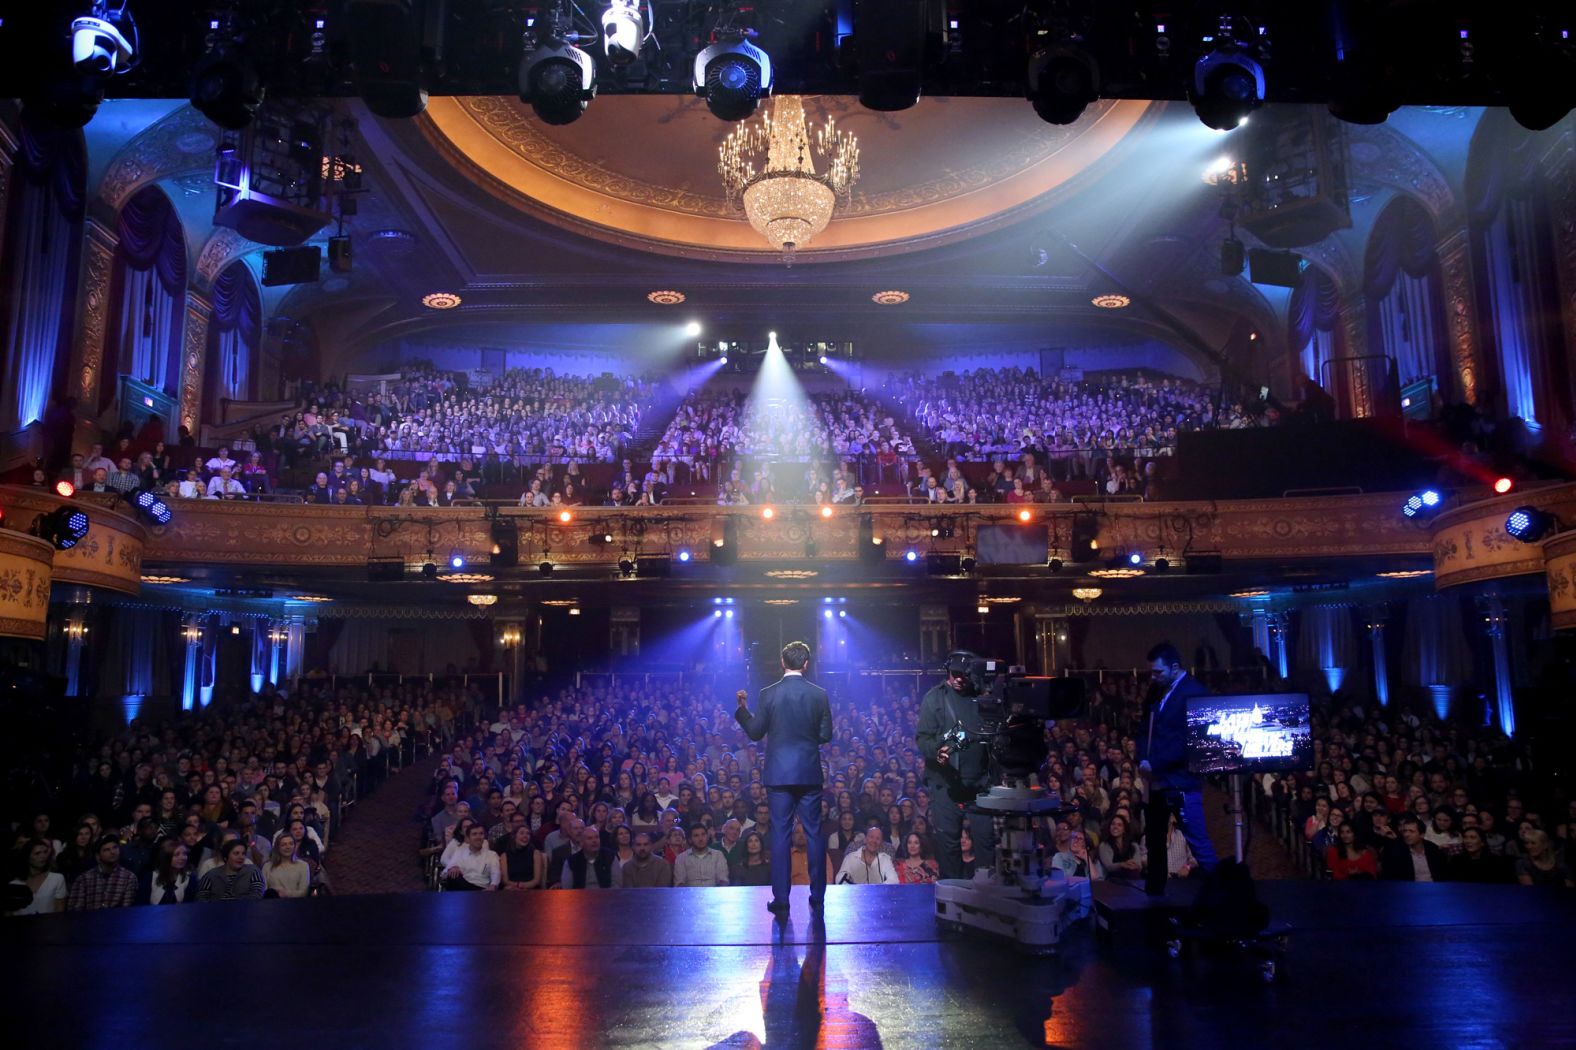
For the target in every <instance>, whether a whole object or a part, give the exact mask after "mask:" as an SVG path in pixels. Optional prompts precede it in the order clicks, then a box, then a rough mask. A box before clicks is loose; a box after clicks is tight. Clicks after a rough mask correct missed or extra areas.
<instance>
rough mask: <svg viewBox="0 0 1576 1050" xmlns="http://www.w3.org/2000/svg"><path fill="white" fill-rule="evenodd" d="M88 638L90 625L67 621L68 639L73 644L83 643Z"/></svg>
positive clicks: (77, 621)
mask: <svg viewBox="0 0 1576 1050" xmlns="http://www.w3.org/2000/svg"><path fill="white" fill-rule="evenodd" d="M87 636H88V625H87V624H86V623H84V622H83V621H81V620H67V621H66V637H67V638H69V639H70V640H71V641H73V642H81V641H83V640H84V639H86V638H87Z"/></svg>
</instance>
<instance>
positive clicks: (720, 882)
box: [673, 824, 728, 886]
mask: <svg viewBox="0 0 1576 1050" xmlns="http://www.w3.org/2000/svg"><path fill="white" fill-rule="evenodd" d="M689 845H690V848H689V849H687V850H685V851H684V852H683V853H680V854H679V856H678V859H677V860H676V861H675V862H674V864H673V885H675V886H726V885H728V860H727V858H726V857H724V856H723V855H722V851H721V850H715V849H712V848H711V830H710V829H709V828H707V827H706V826H705V825H704V824H697V825H695V826H694V827H693V828H691V829H690V832H689Z"/></svg>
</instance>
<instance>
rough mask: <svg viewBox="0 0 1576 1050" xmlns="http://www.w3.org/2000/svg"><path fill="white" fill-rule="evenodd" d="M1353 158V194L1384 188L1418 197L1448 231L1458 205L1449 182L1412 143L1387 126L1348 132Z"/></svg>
mask: <svg viewBox="0 0 1576 1050" xmlns="http://www.w3.org/2000/svg"><path fill="white" fill-rule="evenodd" d="M1346 130H1347V134H1348V136H1349V139H1348V142H1349V143H1350V146H1349V148H1350V151H1351V158H1352V167H1351V170H1352V190H1353V191H1354V192H1357V191H1360V190H1361V189H1363V188H1365V187H1372V186H1375V185H1377V186H1384V187H1388V188H1390V189H1393V190H1395V191H1397V192H1398V193H1405V194H1407V195H1409V196H1411V197H1415V198H1416V199H1417V201H1418V202H1419V203H1420V204H1422V205H1423V206H1424V207H1425V208H1427V209H1428V211H1429V213H1430V214H1431V215H1433V217H1434V222H1435V223H1436V224H1437V225H1438V226H1440V227H1445V226H1449V225H1452V224H1453V219H1452V216H1453V215H1454V213H1455V212H1456V211H1457V209H1458V208H1459V201H1458V199H1457V196H1456V192H1455V190H1454V188H1453V187H1452V186H1451V184H1450V180H1448V179H1447V178H1445V176H1444V174H1443V173H1442V172H1441V171H1440V170H1439V166H1438V165H1437V164H1435V163H1434V161H1433V160H1432V159H1431V158H1430V157H1428V156H1427V155H1426V154H1425V153H1424V152H1423V151H1422V150H1421V149H1420V148H1419V147H1418V145H1417V143H1415V142H1413V141H1412V140H1411V139H1409V138H1407V137H1406V136H1405V135H1403V134H1401V133H1400V132H1399V131H1397V130H1396V129H1395V128H1392V127H1390V126H1388V125H1385V124H1375V125H1372V126H1367V125H1353V126H1351V127H1349V128H1347V129H1346Z"/></svg>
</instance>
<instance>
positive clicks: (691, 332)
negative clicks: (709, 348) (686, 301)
mask: <svg viewBox="0 0 1576 1050" xmlns="http://www.w3.org/2000/svg"><path fill="white" fill-rule="evenodd" d="M700 330H701V329H700V322H699V321H691V322H690V323H689V324H687V325H685V326H684V334H685V335H687V336H697V335H700Z"/></svg>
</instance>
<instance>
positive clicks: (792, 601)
mask: <svg viewBox="0 0 1576 1050" xmlns="http://www.w3.org/2000/svg"><path fill="white" fill-rule="evenodd" d="M766 604H767V605H798V604H799V599H798V598H768V599H766Z"/></svg>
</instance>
